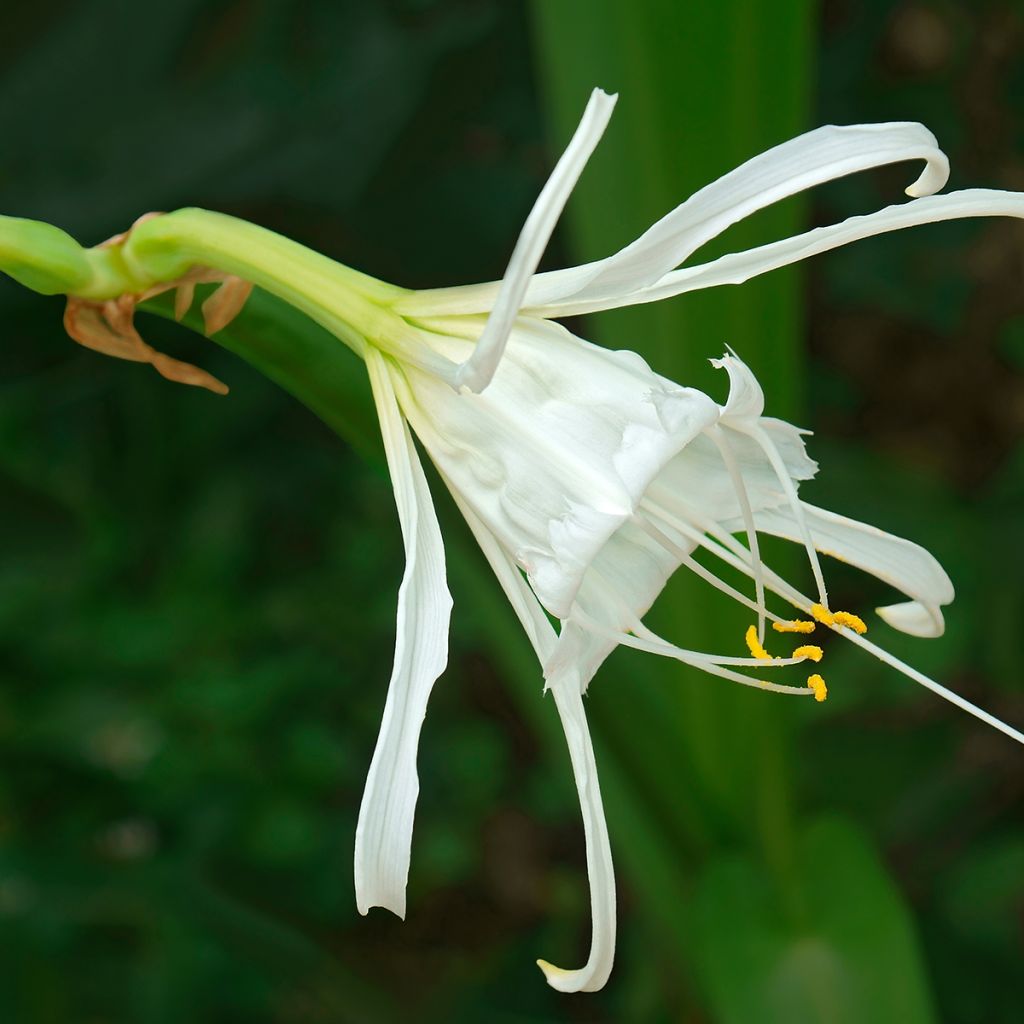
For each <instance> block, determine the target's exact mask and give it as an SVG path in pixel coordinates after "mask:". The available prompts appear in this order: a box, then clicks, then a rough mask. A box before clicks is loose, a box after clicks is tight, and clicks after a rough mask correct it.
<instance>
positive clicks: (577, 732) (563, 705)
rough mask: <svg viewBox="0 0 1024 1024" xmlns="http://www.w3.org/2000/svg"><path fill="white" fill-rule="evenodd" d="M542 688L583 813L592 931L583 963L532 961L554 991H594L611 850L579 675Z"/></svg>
mask: <svg viewBox="0 0 1024 1024" xmlns="http://www.w3.org/2000/svg"><path fill="white" fill-rule="evenodd" d="M548 687H549V689H550V690H551V693H552V694H553V696H554V698H555V705H556V707H557V708H558V714H559V717H560V718H561V720H562V729H563V730H564V731H565V739H566V743H567V744H568V746H569V756H570V758H571V759H572V770H573V774H574V775H575V777H576V790H577V792H578V793H579V797H580V809H581V810H582V812H583V831H584V834H585V836H586V841H587V873H588V875H589V877H590V911H591V917H592V921H593V923H592V929H593V930H592V932H591V939H590V956H589V957H588V958H587V962H586V964H584V966H583V967H580V968H577V969H576V970H565V969H564V968H561V967H556V966H555V965H554V964H551V963H548V962H547V961H546V960H538V961H537V966H538V967H540V969H541V970H542V971H543V972H544V976H545V977H546V978H547V980H548V984H549V985H550V986H551V987H552V988H555V989H558V991H559V992H596V991H597V990H598V989H599V988H603V987H604V984H605V982H606V981H607V980H608V975H609V974H611V970H612V964H613V962H614V960H615V872H614V869H613V867H612V851H611V845H610V844H609V842H608V826H607V825H606V823H605V820H604V807H603V805H602V803H601V788H600V786H599V785H598V781H597V764H596V762H595V761H594V748H593V745H592V743H591V741H590V730H589V729H588V727H587V716H586V712H585V711H584V710H583V695H582V694H581V693H580V683H579V678H578V677H577V676H576V675H575V673H572V672H567V673H558V674H556V675H555V676H553V677H551V678H549V679H548Z"/></svg>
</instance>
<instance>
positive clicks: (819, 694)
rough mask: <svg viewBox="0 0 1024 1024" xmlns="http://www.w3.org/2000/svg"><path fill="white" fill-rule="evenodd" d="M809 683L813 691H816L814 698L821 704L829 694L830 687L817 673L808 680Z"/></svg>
mask: <svg viewBox="0 0 1024 1024" xmlns="http://www.w3.org/2000/svg"><path fill="white" fill-rule="evenodd" d="M807 685H808V686H809V687H810V688H811V691H812V692H813V693H814V699H815V700H816V701H817V702H818V703H819V704H820V703H821V702H822V701H823V700H824V699H825V698H826V697H827V696H828V687H827V686H826V685H825V680H824V679H822V678H821V676H819V675H818V674H817V673H815V674H814V675H813V676H811V677H810V678H809V679H808V680H807Z"/></svg>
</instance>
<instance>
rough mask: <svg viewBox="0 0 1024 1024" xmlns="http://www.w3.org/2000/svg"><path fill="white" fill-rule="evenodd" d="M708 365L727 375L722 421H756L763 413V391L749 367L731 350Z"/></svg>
mask: <svg viewBox="0 0 1024 1024" xmlns="http://www.w3.org/2000/svg"><path fill="white" fill-rule="evenodd" d="M710 363H711V365H712V366H713V367H714V368H715V369H716V370H723V369H724V370H725V372H726V373H727V374H728V375H729V397H728V398H727V399H726V400H725V405H724V406H722V419H723V420H730V419H731V420H751V419H754V420H756V419H758V418H759V417H760V416H761V415H762V414H763V413H764V391H763V390H762V389H761V385H760V384H759V383H758V381H757V378H756V377H755V376H754V373H753V371H752V370H751V369H750V367H749V366H747V364H746V363H745V362H743V360H742V359H740V357H739V356H737V355H736V353H735V352H733V351H732V349H730V350H729V351H728V352H727V353H726V354H725V355H723V356H722V358H721V359H712V360H710Z"/></svg>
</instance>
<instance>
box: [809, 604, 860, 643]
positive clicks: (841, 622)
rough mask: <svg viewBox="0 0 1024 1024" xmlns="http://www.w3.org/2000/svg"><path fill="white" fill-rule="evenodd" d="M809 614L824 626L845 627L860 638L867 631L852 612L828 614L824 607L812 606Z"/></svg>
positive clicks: (857, 616) (858, 617)
mask: <svg viewBox="0 0 1024 1024" xmlns="http://www.w3.org/2000/svg"><path fill="white" fill-rule="evenodd" d="M811 614H812V615H813V616H814V617H815V618H816V619H817V620H818V621H819V622H820V623H822V625H825V626H846V628H847V629H852V630H853V631H854V633H859V634H860V635H861V636H863V635H864V634H865V633H866V632H867V631H868V627H867V624H866V623H865V622H864V620H863V619H862V618H861V617H860V616H859V615H854V614H853V612H830V611H829V610H828V609H827V608H826V607H825V606H824V605H821V604H812V605H811Z"/></svg>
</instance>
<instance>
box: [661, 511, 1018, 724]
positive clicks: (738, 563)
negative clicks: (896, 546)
mask: <svg viewBox="0 0 1024 1024" xmlns="http://www.w3.org/2000/svg"><path fill="white" fill-rule="evenodd" d="M662 514H663V515H664V516H665V518H666V521H668V522H670V523H671V524H672V525H673V526H674V527H675V528H677V529H679V531H680V533H685V534H687V535H689V534H690V533H697V531H696V530H695V529H694V527H691V526H689V524H686V523H683V522H682V521H678V522H677V521H676V518H675V517H674V516H671V515H670V514H669V513H667V512H662ZM694 522H695V523H696V524H697V526H699V527H700V528H701V529H703V530H704V531H706V532H705V534H699V535H698V537H699V540H698V542H699V543H700V544H701V545H702V546H703V547H704V548H706V549H707V550H708V551H709V552H711V553H712V554H714V555H717V556H718V557H719V558H721V559H722V561H724V562H725V563H726V564H727V565H731V566H733V567H734V568H736V569H738V570H739V571H741V572H746V573H747V574H748V575H750V574H751V570H750V567H749V566H748V565H747V562H746V559H747V558H749V552H747V550H746V549H745V548H744V547H743V545H742V544H740V543H739V541H737V540H736V538H735V537H733V536H732V534H730V533H728V532H727V531H726V530H724V529H722V528H721V527H720V526H719V525H718V524H717V523H715V522H714V521H707V522H701V521H700V520H699V519H698V518H697V517H696V516H695V517H694ZM712 538H714V539H712ZM763 569H764V579H765V583H766V585H767V586H768V588H769V589H770V590H772V591H773V592H774V593H775V594H778V596H779V597H781V598H783V599H784V600H786V601H789V602H790V603H791V604H793V605H794V606H795V607H797V608H800V609H809V608H810V607H811V600H810V598H808V597H807V596H806V595H804V594H802V593H801V592H800V591H799V590H797V589H796V588H795V587H794V586H793V585H792V584H790V583H788V582H787V581H786V580H784V579H783V578H782V577H781V576H779V575H778V574H777V573H775V572H773V571H772V570H771V569H770V568H769V567H768V566H763ZM825 611H826V612H828V610H827V609H825ZM828 614H829V615H832V614H833V613H831V612H828ZM837 614H838V613H837ZM847 614H849V613H847ZM769 616H770V617H773V618H774V616H772V615H771V613H770V612H769ZM796 621H798V622H799V621H801V620H796ZM779 624H780V625H781V624H782V623H781V620H780V622H779ZM807 632H809V630H807ZM845 636H846V638H847V639H848V640H849V641H850V642H851V643H854V644H856V645H857V646H858V647H863V648H864V649H865V650H866V651H869V652H870V653H871V654H873V655H874V656H875V657H876V658H878V660H879V661H882V662H884V663H885V664H887V665H889V666H890V667H892V668H894V669H896V671H897V672H900V673H902V674H903V675H905V676H906V677H907V678H908V679H912V680H913V681H914V682H915V683H917V684H919V685H920V686H923V687H925V688H926V689H929V690H931V691H932V693H934V694H936V695H937V696H939V697H941V698H942V699H943V700H947V701H949V703H950V704H954V705H956V707H958V708H960V710H962V711H966V712H967V713H968V714H969V715H973V716H974V717H975V718H977V719H979V720H980V721H982V722H984V723H985V724H986V725H989V726H991V727H992V728H993V729H997V730H998V731H999V732H1001V733H1003V734H1004V735H1006V736H1009V737H1010V739H1012V740H1015V741H1016V742H1017V743H1021V744H1024V732H1021V731H1020V730H1019V729H1015V728H1014V727H1013V726H1012V725H1008V724H1007V723H1006V722H1004V721H1002V719H999V718H996V716H995V715H992V714H989V712H987V711H985V710H984V709H982V708H979V707H978V706H977V705H976V704H972V703H971V702H970V701H969V700H967V699H966V698H964V697H961V696H960V694H958V693H954V692H953V691H952V690H950V689H947V687H945V686H943V685H942V684H941V683H937V682H936V681H935V680H934V679H930V678H929V677H928V676H926V675H925V674H924V673H923V672H919V671H918V670H917V669H916V668H913V667H912V666H910V665H908V664H907V663H906V662H904V661H901V660H900V659H899V658H897V657H896V656H895V655H892V654H890V653H889V652H888V651H887V650H885V649H884V648H882V647H878V646H877V645H876V644H873V643H872V642H871V641H870V640H867V639H865V638H864V637H863V636H862V635H860V634H859V633H857V632H856V631H855V629H854V628H853V627H850V632H848V633H846V634H845ZM777 663H778V662H776V664H777ZM818 678H819V679H820V678H821V677H820V676H819V677H818ZM811 679H814V677H813V676H812V677H811ZM815 685H818V684H814V683H812V682H811V680H808V687H813V686H815ZM820 686H821V687H822V688H823V693H824V695H825V696H827V695H828V689H827V687H825V681H824V679H821V683H820ZM797 692H799V693H813V692H815V691H814V690H813V689H812V688H808V689H803V690H799V691H797ZM822 699H824V697H823V698H822Z"/></svg>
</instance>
